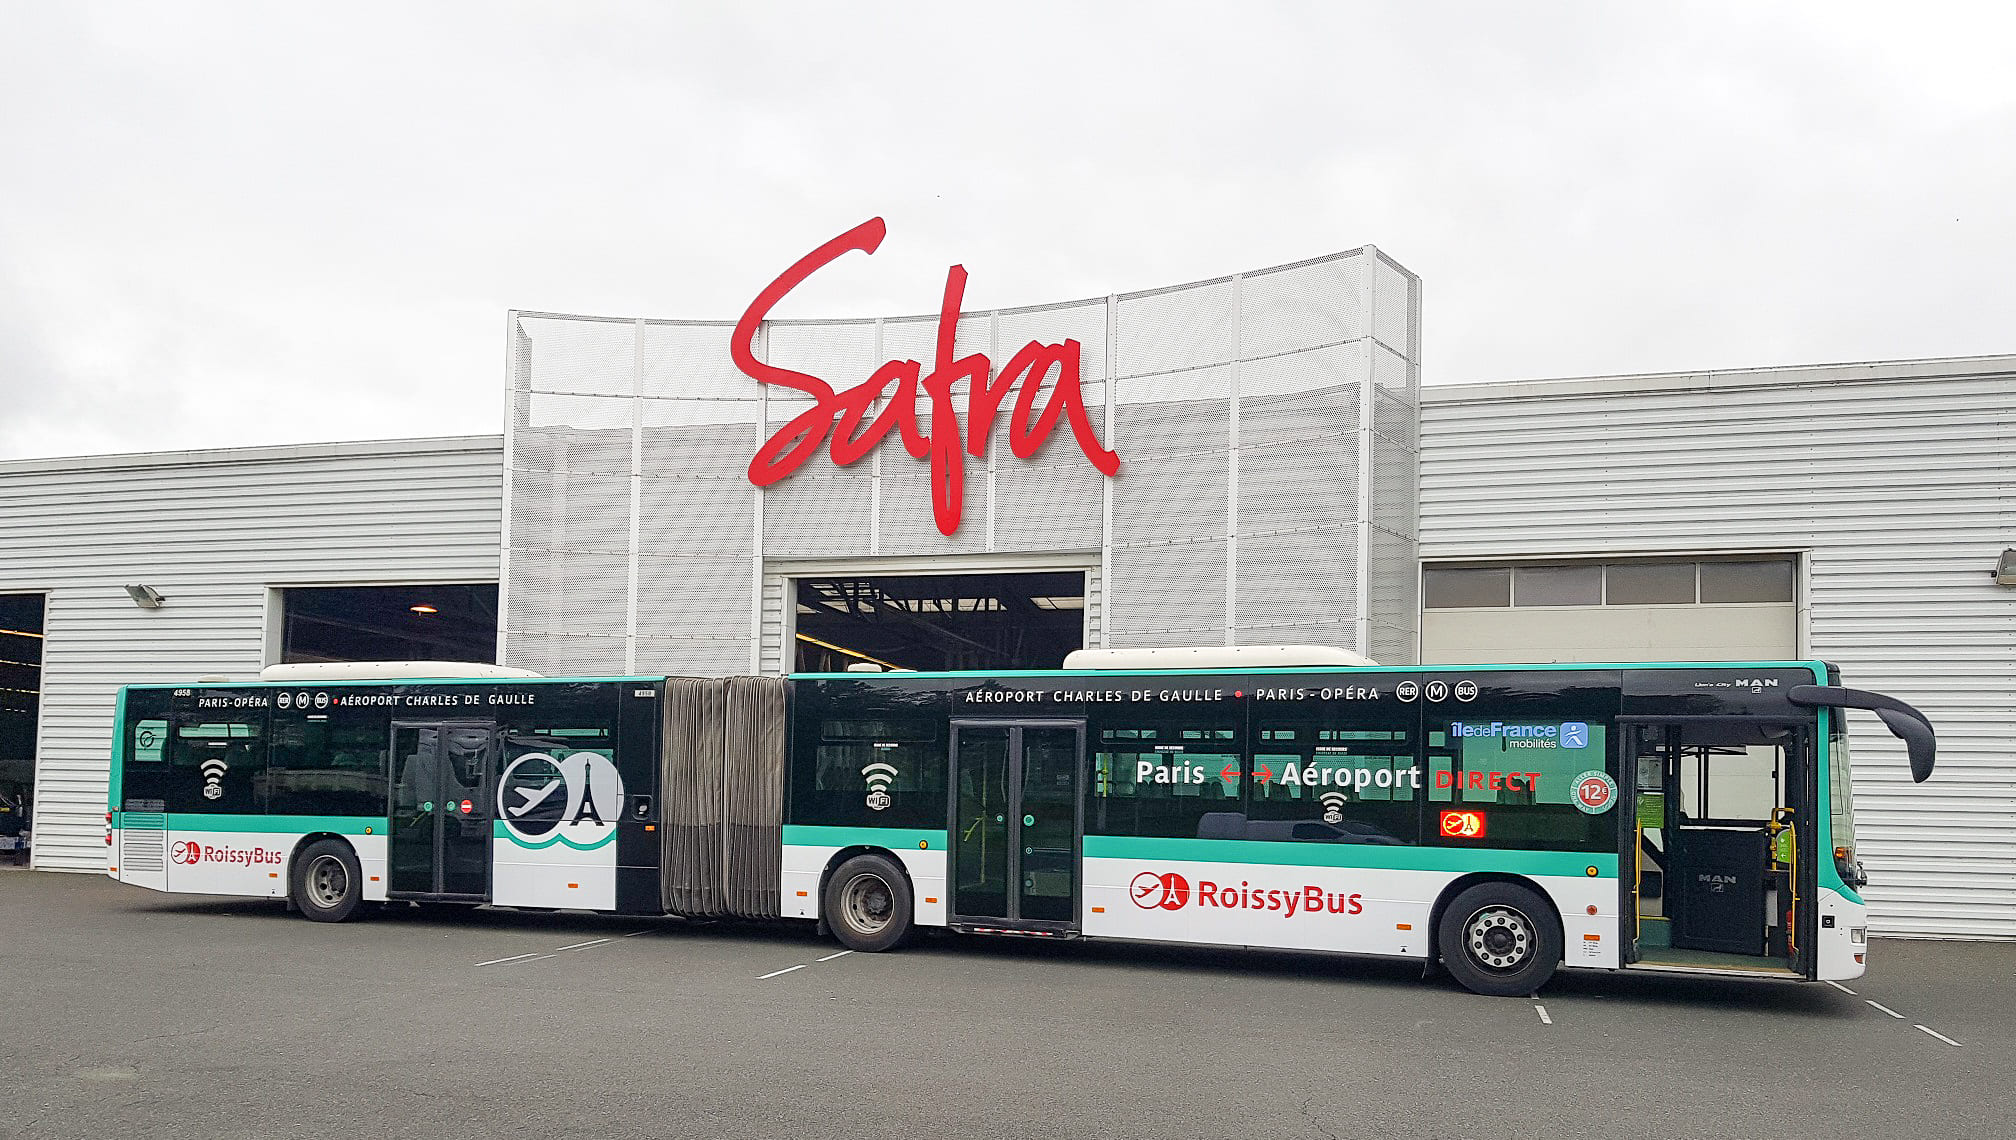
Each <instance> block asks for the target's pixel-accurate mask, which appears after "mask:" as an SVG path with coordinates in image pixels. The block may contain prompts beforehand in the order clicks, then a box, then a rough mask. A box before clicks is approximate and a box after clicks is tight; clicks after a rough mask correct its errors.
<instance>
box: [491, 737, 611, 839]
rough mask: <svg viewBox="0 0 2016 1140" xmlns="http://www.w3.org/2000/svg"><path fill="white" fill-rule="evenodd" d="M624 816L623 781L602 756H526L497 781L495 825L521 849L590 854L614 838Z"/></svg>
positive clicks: (511, 765) (539, 753)
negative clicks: (563, 849)
mask: <svg viewBox="0 0 2016 1140" xmlns="http://www.w3.org/2000/svg"><path fill="white" fill-rule="evenodd" d="M622 811H623V777H622V775H620V774H619V773H618V772H617V771H616V765H614V764H611V763H610V762H609V758H608V757H606V756H603V755H600V754H599V753H594V752H575V753H571V754H569V755H568V756H566V757H565V758H562V759H556V758H554V757H552V756H549V755H547V754H546V753H544V752H531V753H527V754H526V755H524V756H520V757H519V758H518V759H516V760H513V761H512V762H511V763H510V765H509V766H508V767H506V768H505V769H504V774H503V776H502V777H500V778H499V779H498V781H497V822H498V823H500V824H502V825H503V827H504V831H505V833H506V834H508V835H509V836H510V837H511V841H512V842H514V843H516V844H518V845H519V846H520V847H532V848H543V847H551V846H553V845H554V844H555V843H563V844H565V845H567V846H569V847H572V848H574V849H575V850H577V851H588V850H592V849H594V848H596V847H600V846H602V845H603V844H605V843H608V842H610V841H611V840H613V839H615V838H616V828H615V827H614V826H612V824H614V822H615V820H616V817H617V816H618V815H619V814H621V813H622Z"/></svg>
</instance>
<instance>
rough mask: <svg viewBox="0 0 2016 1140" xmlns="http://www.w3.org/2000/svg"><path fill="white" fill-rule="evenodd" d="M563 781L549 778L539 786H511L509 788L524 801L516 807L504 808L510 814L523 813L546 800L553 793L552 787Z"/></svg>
mask: <svg viewBox="0 0 2016 1140" xmlns="http://www.w3.org/2000/svg"><path fill="white" fill-rule="evenodd" d="M564 783H566V781H565V780H551V781H548V782H547V784H546V785H545V786H544V787H541V788H513V789H511V790H512V791H514V792H517V793H518V794H519V795H520V796H521V797H523V798H524V800H525V802H524V803H522V804H519V805H518V806H517V807H514V808H506V809H505V810H506V811H508V812H510V813H511V814H512V815H524V814H525V813H526V812H528V811H531V810H532V809H533V808H535V807H538V806H539V805H540V804H542V803H544V802H546V800H547V799H548V798H550V797H551V796H552V795H553V789H555V788H557V787H559V786H560V785H561V784H564Z"/></svg>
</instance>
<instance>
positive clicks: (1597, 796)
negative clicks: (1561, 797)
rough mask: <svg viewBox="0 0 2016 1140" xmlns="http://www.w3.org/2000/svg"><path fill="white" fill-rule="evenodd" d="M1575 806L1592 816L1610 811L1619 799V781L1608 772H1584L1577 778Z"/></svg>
mask: <svg viewBox="0 0 2016 1140" xmlns="http://www.w3.org/2000/svg"><path fill="white" fill-rule="evenodd" d="M1573 787H1574V789H1575V797H1574V798H1575V806H1576V807H1578V808H1581V809H1582V810H1583V811H1585V812H1587V813H1588V814H1590V815H1601V814H1603V813H1604V812H1606V811H1609V810H1610V805H1611V804H1612V803H1614V802H1615V801H1616V799H1617V781H1615V780H1613V779H1611V778H1610V773H1608V772H1584V773H1582V774H1581V775H1579V776H1577V777H1575V783H1574V785H1573Z"/></svg>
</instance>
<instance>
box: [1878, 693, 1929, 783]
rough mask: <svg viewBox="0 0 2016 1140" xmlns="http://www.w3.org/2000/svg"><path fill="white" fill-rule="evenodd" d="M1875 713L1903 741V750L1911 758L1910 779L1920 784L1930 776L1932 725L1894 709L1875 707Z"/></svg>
mask: <svg viewBox="0 0 2016 1140" xmlns="http://www.w3.org/2000/svg"><path fill="white" fill-rule="evenodd" d="M1876 715H1877V716H1879V717H1881V718H1883V724H1884V726H1885V727H1887V728H1888V729H1889V730H1890V735H1892V736H1895V737H1896V738H1897V739H1899V740H1902V741H1903V742H1904V752H1905V754H1906V755H1907V756H1909V757H1910V758H1911V779H1912V780H1913V781H1915V782H1917V783H1920V784H1922V783H1924V782H1925V781H1926V780H1927V779H1929V778H1931V775H1932V760H1933V750H1934V747H1935V745H1934V743H1933V740H1932V726H1931V725H1929V724H1926V723H1925V722H1924V721H1922V720H1919V719H1918V718H1917V717H1915V716H1910V715H1907V714H1905V713H1901V712H1898V711H1897V710H1895V709H1877V710H1876Z"/></svg>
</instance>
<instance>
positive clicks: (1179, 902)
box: [1127, 871, 1190, 910]
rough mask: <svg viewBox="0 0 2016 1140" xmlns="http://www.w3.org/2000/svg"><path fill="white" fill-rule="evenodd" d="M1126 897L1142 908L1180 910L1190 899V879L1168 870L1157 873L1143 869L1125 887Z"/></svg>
mask: <svg viewBox="0 0 2016 1140" xmlns="http://www.w3.org/2000/svg"><path fill="white" fill-rule="evenodd" d="M1127 897H1128V898H1131V899H1133V900H1134V905H1135V906H1138V907H1140V908H1141V909H1142V910H1154V909H1156V908H1157V907H1160V908H1161V909H1163V910H1182V909H1183V904H1184V903H1187V902H1189V901H1190V880H1188V879H1186V878H1184V877H1183V876H1181V875H1179V874H1177V873H1176V872H1174V871H1170V872H1168V873H1167V874H1162V875H1158V874H1156V873H1155V872H1153V871H1143V872H1141V873H1140V874H1138V875H1136V876H1134V882H1133V884H1132V885H1131V886H1129V887H1128V888H1127Z"/></svg>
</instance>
